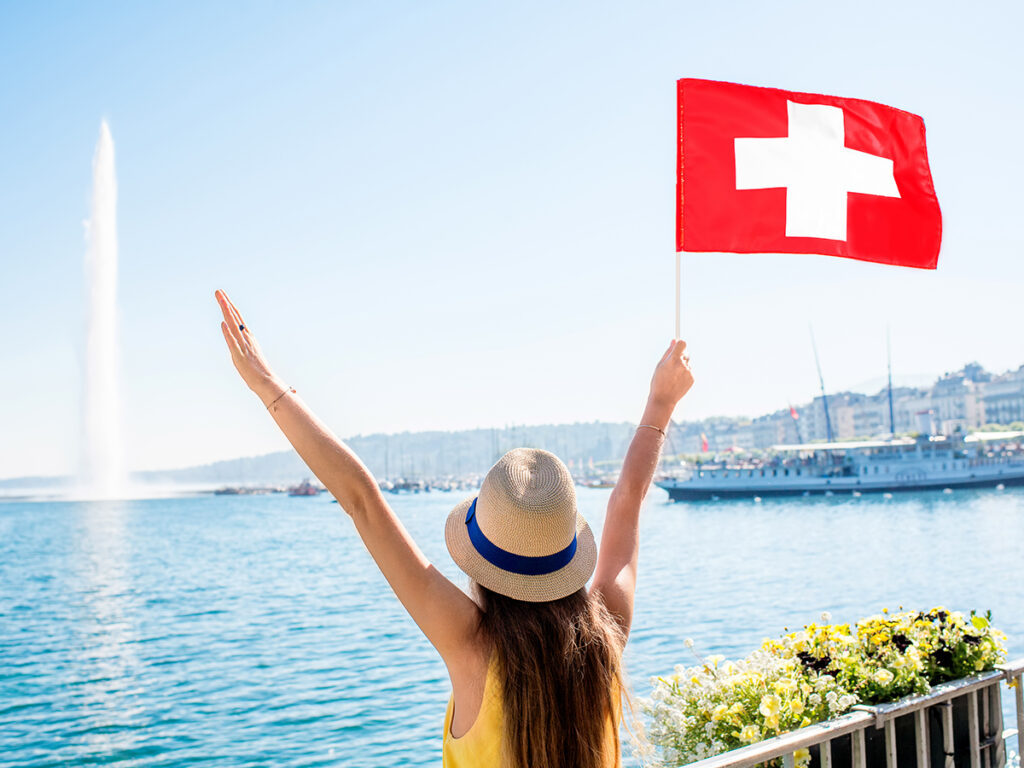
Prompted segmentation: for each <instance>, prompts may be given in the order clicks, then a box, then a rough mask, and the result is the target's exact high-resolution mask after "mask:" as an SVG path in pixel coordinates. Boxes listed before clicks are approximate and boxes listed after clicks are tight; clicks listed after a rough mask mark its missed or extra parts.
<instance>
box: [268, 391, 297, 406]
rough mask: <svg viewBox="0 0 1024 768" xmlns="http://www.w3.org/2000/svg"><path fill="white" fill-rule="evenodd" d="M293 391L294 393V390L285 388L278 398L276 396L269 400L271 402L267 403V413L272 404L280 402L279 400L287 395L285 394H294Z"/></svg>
mask: <svg viewBox="0 0 1024 768" xmlns="http://www.w3.org/2000/svg"><path fill="white" fill-rule="evenodd" d="M294 391H295V390H294V389H293V388H292V387H286V388H285V390H284V392H282V393H281V394H280V395H278V396H277V397H275V398H274V399H273V400H271V401H270V402H269V403H267V410H268V411H269V410H270V406H272V405H273V404H274V403H276V402H277V401H278V400H280V399H281V398H282V397H284V396H285V395H287V394H288V393H289V392H294Z"/></svg>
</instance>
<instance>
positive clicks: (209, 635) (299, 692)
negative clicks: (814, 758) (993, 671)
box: [0, 488, 1024, 767]
mask: <svg viewBox="0 0 1024 768" xmlns="http://www.w3.org/2000/svg"><path fill="white" fill-rule="evenodd" d="M608 493H609V492H608V491H600V490H584V489H580V490H579V503H580V508H581V511H582V512H583V513H584V515H586V517H587V518H588V520H589V521H590V522H591V524H592V526H593V527H594V529H595V533H599V530H600V527H601V522H602V519H603V516H604V507H605V504H606V503H607V499H608ZM464 496H465V494H448V493H430V494H423V495H415V496H395V497H389V499H390V500H391V502H392V504H393V506H394V508H395V510H396V511H397V512H398V514H399V516H400V517H401V518H402V520H403V521H404V522H405V524H406V526H407V527H408V528H409V530H410V531H411V532H412V534H413V536H414V537H415V539H416V540H417V541H418V542H419V544H420V546H421V547H422V548H423V550H424V551H425V552H426V554H427V556H428V557H429V558H430V559H431V560H432V561H433V562H434V563H435V564H437V566H438V567H439V568H440V569H441V570H442V571H444V572H445V573H446V574H448V575H449V576H451V577H453V578H455V579H456V580H457V583H459V584H461V585H463V586H465V583H466V580H465V578H464V577H462V576H461V572H459V571H458V570H457V569H456V568H455V566H454V564H453V563H452V562H451V560H450V558H449V556H448V552H447V549H446V548H445V545H444V539H443V535H442V525H443V521H444V518H445V515H446V514H447V513H448V511H449V510H450V509H451V508H452V507H453V506H454V505H455V504H456V503H457V502H458V501H460V500H461V499H462V498H463V497H464ZM1022 547H1024V491H1022V490H1007V491H1003V492H998V491H964V492H957V493H954V494H952V495H948V494H947V495H944V494H942V493H924V494H914V495H907V496H900V495H897V496H896V497H895V498H893V499H890V500H886V499H883V498H881V497H871V496H864V497H861V498H858V499H849V498H846V499H843V498H839V497H832V498H825V499H802V498H801V499H793V500H766V501H765V502H763V503H759V504H756V503H754V502H753V501H739V502H715V503H698V504H670V503H668V502H667V498H666V494H665V493H664V492H663V491H661V490H659V489H656V488H655V489H652V491H651V494H650V497H649V499H648V502H647V505H646V508H645V511H644V516H643V522H642V539H641V555H640V577H639V586H638V591H637V610H636V615H635V620H634V628H633V633H632V635H631V638H630V643H629V646H628V650H627V655H626V666H627V671H628V672H629V674H630V678H631V680H632V683H633V690H634V693H635V694H637V695H640V696H645V695H647V694H648V693H649V692H650V683H649V678H650V677H651V676H652V675H657V674H663V673H666V672H670V671H671V670H672V667H673V666H674V665H675V664H677V663H691V662H692V661H693V658H692V656H690V653H689V651H688V650H687V649H686V647H685V646H684V642H683V641H684V639H685V638H687V637H692V638H693V639H694V641H695V643H696V648H697V650H699V651H700V652H702V653H703V654H705V655H707V654H711V653H722V654H725V655H726V656H727V657H730V658H735V657H737V656H741V655H745V654H746V653H747V652H749V651H750V650H751V649H753V648H754V647H755V646H756V645H758V644H759V643H760V641H761V639H762V638H764V637H766V636H769V635H773V636H774V635H777V634H778V633H780V632H781V631H782V629H783V628H784V627H790V628H794V627H799V626H800V625H802V624H804V623H807V622H810V621H816V620H818V618H819V615H820V614H821V612H822V611H826V610H827V611H830V612H831V613H832V615H833V619H834V620H836V621H847V620H855V619H857V618H859V617H861V616H865V615H869V614H872V613H877V612H878V611H880V610H881V609H882V608H883V607H887V608H890V609H896V608H898V607H899V606H901V605H902V606H905V607H907V608H915V609H917V608H930V607H932V606H935V605H944V606H946V607H947V608H949V609H952V610H963V611H968V610H969V609H971V608H977V609H979V610H982V611H984V610H985V609H989V608H990V609H992V612H993V622H994V624H995V625H996V626H997V627H999V628H1001V629H1003V630H1004V631H1005V632H1007V634H1008V635H1009V646H1010V658H1017V657H1020V656H1024V588H1022V584H1021V570H1022V562H1024V560H1022ZM1004 690H1005V689H1004ZM449 692H450V687H449V683H448V679H447V675H446V672H445V668H444V665H443V664H442V662H441V661H440V658H439V657H437V656H436V654H435V652H434V650H433V648H432V646H431V645H430V644H429V643H428V642H427V641H426V639H425V638H423V636H422V635H421V634H420V633H419V630H418V629H417V628H416V626H415V624H413V622H412V620H411V619H410V618H409V617H408V616H407V615H406V614H405V612H404V610H403V609H402V607H401V605H400V604H399V603H398V601H397V600H396V599H395V598H394V596H393V594H392V593H391V591H390V588H389V587H388V585H387V582H386V581H385V580H384V578H383V577H382V576H381V575H380V573H379V572H378V571H377V569H376V566H375V565H374V563H373V561H372V560H371V558H370V557H369V555H368V554H367V553H366V551H365V550H364V549H363V547H362V543H361V541H360V540H359V538H358V536H357V535H356V533H355V530H354V528H353V527H352V525H351V522H350V521H349V519H348V517H347V516H346V515H345V514H344V513H343V512H342V511H341V510H340V509H339V508H338V505H337V504H334V503H331V497H330V496H328V495H327V494H322V495H321V496H319V497H313V498H290V497H286V496H281V495H272V496H248V497H246V496H241V497H228V496H213V495H205V496H193V497H183V498H175V499H153V500H147V501H129V502H117V503H112V502H105V503H104V502H94V503H83V502H38V503H27V502H19V501H5V502H0V755H2V758H0V762H2V763H3V764H4V765H12V766H13V765H17V766H27V765H32V766H44V765H67V764H79V765H88V764H107V765H125V766H127V765H146V766H157V765H175V766H182V765H191V764H198V763H206V764H213V765H218V766H220V765H254V764H263V765H274V766H315V765H344V766H353V767H355V766H374V767H377V766H392V765H408V766H426V765H431V766H433V765H439V764H440V746H441V730H442V724H443V718H444V709H445V704H446V702H447V699H448V695H449ZM1004 703H1006V704H1009V703H1010V699H1009V697H1007V696H1006V695H1005V693H1004ZM1007 711H1009V710H1007ZM627 754H628V750H627ZM627 764H635V762H634V761H632V760H628V761H627Z"/></svg>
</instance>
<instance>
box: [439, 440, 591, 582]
mask: <svg viewBox="0 0 1024 768" xmlns="http://www.w3.org/2000/svg"><path fill="white" fill-rule="evenodd" d="M444 538H445V543H446V544H447V545H448V551H449V552H450V553H451V555H452V559H453V560H454V561H455V563H456V565H458V566H459V567H460V568H461V569H462V570H463V571H465V572H466V573H467V574H469V576H470V577H471V578H472V579H475V580H476V581H477V582H478V583H480V584H482V585H483V586H485V587H487V588H488V589H490V590H492V591H494V592H498V593H500V594H502V595H506V596H508V597H512V598H515V599H517V600H528V601H530V602H542V601H547V600H558V599H559V598H562V597H565V596H567V595H571V594H572V593H573V592H575V591H576V590H578V589H579V588H580V587H582V586H584V585H585V584H586V583H587V580H588V579H589V578H590V576H591V574H593V572H594V566H595V564H596V562H597V545H596V544H595V543H594V534H593V532H591V530H590V526H589V525H587V521H586V520H584V519H583V516H582V515H580V514H579V513H578V512H577V511H576V489H575V487H574V486H573V482H572V476H571V475H570V474H569V470H568V468H567V467H566V466H565V464H563V463H562V462H561V460H560V459H559V458H558V457H557V456H555V455H554V454H553V453H549V452H548V451H542V450H539V449H536V448H516V449H515V450H512V451H509V452H508V453H506V454H505V455H504V456H502V457H501V458H500V459H499V460H498V462H497V463H496V464H495V465H494V466H493V467H491V469H490V471H489V472H488V473H487V476H486V477H485V478H484V481H483V483H482V484H481V486H480V494H479V495H478V496H476V497H475V498H469V499H466V500H465V501H463V502H462V503H461V504H459V505H458V506H457V507H455V509H454V510H452V512H451V514H450V515H448V522H447V524H446V525H445V531H444Z"/></svg>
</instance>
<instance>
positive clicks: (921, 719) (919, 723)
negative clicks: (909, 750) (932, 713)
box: [914, 707, 931, 768]
mask: <svg viewBox="0 0 1024 768" xmlns="http://www.w3.org/2000/svg"><path fill="white" fill-rule="evenodd" d="M914 744H915V746H916V747H917V768H931V765H930V762H931V761H930V760H929V759H928V757H929V755H928V753H929V751H930V750H929V743H928V708H927V707H922V708H921V709H919V710H917V712H915V713H914Z"/></svg>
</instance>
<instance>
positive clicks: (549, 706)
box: [473, 581, 632, 768]
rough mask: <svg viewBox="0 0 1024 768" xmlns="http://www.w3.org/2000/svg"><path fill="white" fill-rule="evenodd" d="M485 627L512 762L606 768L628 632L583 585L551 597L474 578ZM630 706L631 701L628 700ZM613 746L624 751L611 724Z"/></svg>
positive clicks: (527, 766)
mask: <svg viewBox="0 0 1024 768" xmlns="http://www.w3.org/2000/svg"><path fill="white" fill-rule="evenodd" d="M473 589H474V590H475V591H476V594H477V597H478V601H479V602H480V607H481V615H480V632H481V634H482V636H483V639H484V640H485V641H486V642H488V643H489V644H490V645H491V647H493V648H494V649H495V651H496V652H497V657H498V674H499V679H500V682H501V689H502V700H503V704H504V721H505V744H504V745H503V747H504V749H503V752H504V755H505V765H506V766H507V768H601V767H602V766H604V765H605V764H606V762H605V761H606V760H607V759H608V757H609V756H608V755H607V754H605V739H606V738H607V735H606V730H605V729H606V728H607V724H606V723H607V719H608V717H609V715H612V716H613V718H614V719H613V722H616V723H617V722H618V718H617V714H618V711H619V707H618V705H619V701H617V700H616V699H617V698H618V696H619V695H620V694H621V695H623V696H625V697H626V700H627V703H629V699H628V692H627V691H626V687H625V685H624V683H623V672H622V650H623V647H624V646H625V642H626V636H625V633H624V632H623V631H622V628H621V627H620V625H619V623H618V622H617V621H616V620H615V618H614V617H613V616H612V615H611V613H609V611H608V609H607V608H606V607H605V605H604V602H603V601H602V600H601V599H600V597H598V596H591V595H590V594H589V593H588V592H587V589H586V587H582V588H580V589H579V590H578V591H577V592H574V593H573V594H571V595H569V596H568V597H563V598H561V599H560V600H551V601H549V602H539V603H534V602H526V601H523V600H516V599H514V598H511V597H506V596H505V595H501V594H499V593H497V592H493V591H491V590H490V589H487V588H486V587H484V586H483V585H481V584H478V583H477V582H475V581H474V582H473ZM630 709H631V710H632V706H630ZM613 731H614V735H615V739H614V743H615V749H616V750H617V751H618V750H619V749H621V746H620V744H619V733H618V728H617V727H615V728H613Z"/></svg>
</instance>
